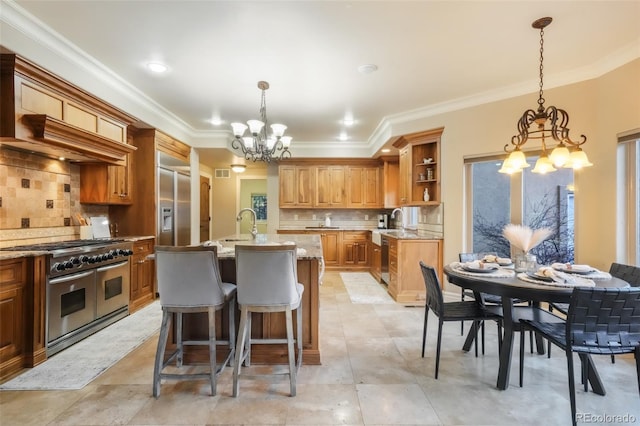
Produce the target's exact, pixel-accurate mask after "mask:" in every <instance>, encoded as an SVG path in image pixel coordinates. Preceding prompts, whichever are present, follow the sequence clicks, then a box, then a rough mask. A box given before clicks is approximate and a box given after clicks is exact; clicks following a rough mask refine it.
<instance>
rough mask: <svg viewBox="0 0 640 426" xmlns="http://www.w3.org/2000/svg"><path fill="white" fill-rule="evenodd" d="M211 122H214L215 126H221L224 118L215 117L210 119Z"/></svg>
mask: <svg viewBox="0 0 640 426" xmlns="http://www.w3.org/2000/svg"><path fill="white" fill-rule="evenodd" d="M209 123H211V124H213V125H214V126H219V125H221V124H222V120H220V118H219V117H214V118H212V119H210V120H209Z"/></svg>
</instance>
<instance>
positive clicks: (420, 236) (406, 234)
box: [280, 226, 443, 240]
mask: <svg viewBox="0 0 640 426" xmlns="http://www.w3.org/2000/svg"><path fill="white" fill-rule="evenodd" d="M280 230H281V231H287V232H292V231H371V232H379V233H380V234H382V235H386V236H389V237H391V238H395V239H398V240H442V239H443V237H442V235H441V234H439V233H436V232H420V233H418V232H417V231H415V230H404V231H403V230H401V229H381V228H358V227H355V226H353V227H349V226H331V227H328V226H318V227H308V226H307V227H304V228H281V229H280ZM284 235H292V234H284ZM300 235H303V234H300Z"/></svg>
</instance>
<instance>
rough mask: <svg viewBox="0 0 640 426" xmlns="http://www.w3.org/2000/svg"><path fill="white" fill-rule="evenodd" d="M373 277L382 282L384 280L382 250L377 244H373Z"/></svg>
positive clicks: (371, 270)
mask: <svg viewBox="0 0 640 426" xmlns="http://www.w3.org/2000/svg"><path fill="white" fill-rule="evenodd" d="M370 247H371V269H370V272H371V275H373V277H374V278H375V279H376V281H380V279H382V249H381V248H380V246H379V245H377V244H373V243H372V244H371V246H370Z"/></svg>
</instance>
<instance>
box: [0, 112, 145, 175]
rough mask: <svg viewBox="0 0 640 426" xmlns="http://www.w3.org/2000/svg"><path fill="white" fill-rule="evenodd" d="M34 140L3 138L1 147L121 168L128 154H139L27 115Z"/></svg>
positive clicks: (128, 147)
mask: <svg viewBox="0 0 640 426" xmlns="http://www.w3.org/2000/svg"><path fill="white" fill-rule="evenodd" d="M21 121H22V123H23V124H24V126H25V127H27V128H28V129H30V131H31V133H32V134H31V137H29V138H28V139H17V138H11V137H2V138H0V145H2V146H5V145H6V146H10V147H13V148H17V149H21V150H24V151H28V152H35V153H39V154H43V155H45V156H47V157H52V158H60V157H64V158H65V159H67V160H71V161H77V162H88V163H97V162H99V163H111V164H121V163H122V162H123V160H124V159H125V157H126V155H127V154H131V153H132V152H134V151H135V150H136V147H135V146H133V145H128V144H126V143H121V142H117V141H115V140H112V139H109V138H106V137H103V136H101V135H98V134H96V133H93V132H88V131H86V130H84V129H81V128H79V127H75V126H72V125H70V124H68V123H65V122H63V121H61V120H57V119H55V118H53V117H49V116H47V115H44V114H25V115H23V116H22V117H21Z"/></svg>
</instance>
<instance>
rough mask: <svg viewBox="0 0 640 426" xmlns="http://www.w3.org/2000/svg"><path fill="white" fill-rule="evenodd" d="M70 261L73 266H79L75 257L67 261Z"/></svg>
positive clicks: (78, 261) (78, 260)
mask: <svg viewBox="0 0 640 426" xmlns="http://www.w3.org/2000/svg"><path fill="white" fill-rule="evenodd" d="M69 260H70V261H71V263H73V266H77V265H79V264H80V259H79V258H77V257H72V258H71V259H69Z"/></svg>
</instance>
